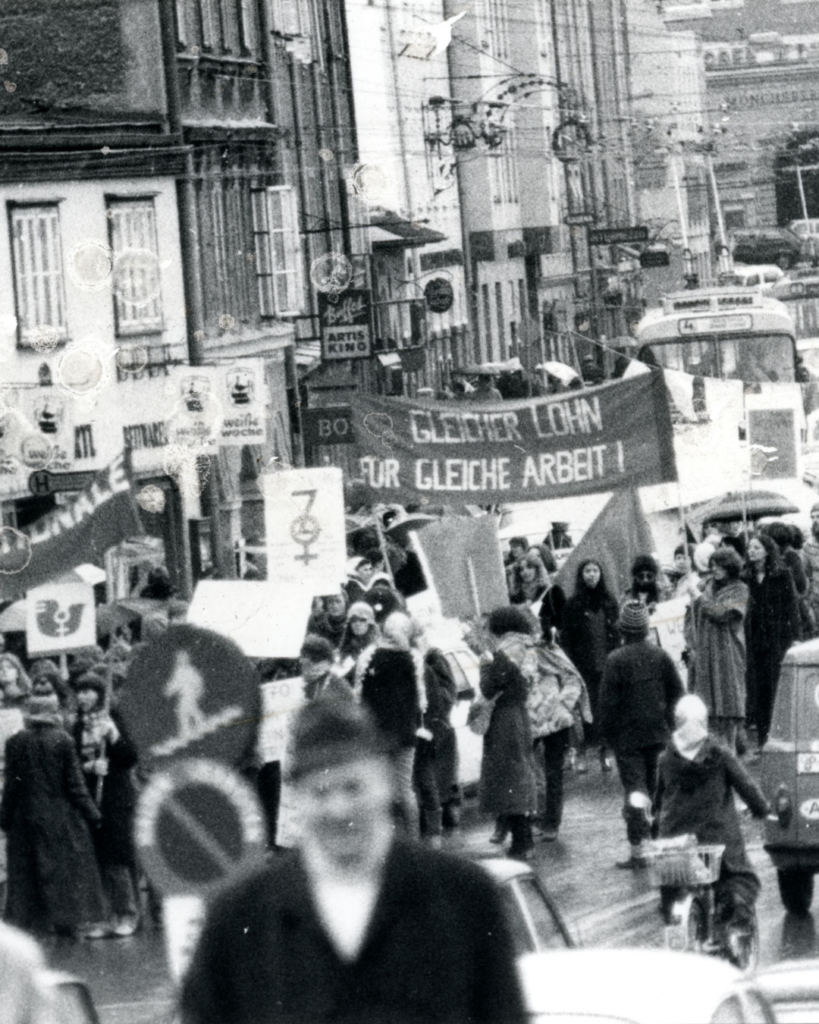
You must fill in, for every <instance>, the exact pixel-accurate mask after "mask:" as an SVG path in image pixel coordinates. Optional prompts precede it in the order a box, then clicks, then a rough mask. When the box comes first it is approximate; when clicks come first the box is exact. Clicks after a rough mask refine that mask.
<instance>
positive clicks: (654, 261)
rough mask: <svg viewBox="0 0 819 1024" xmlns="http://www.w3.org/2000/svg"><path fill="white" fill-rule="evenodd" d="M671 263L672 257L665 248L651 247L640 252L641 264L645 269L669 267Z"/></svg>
mask: <svg viewBox="0 0 819 1024" xmlns="http://www.w3.org/2000/svg"><path fill="white" fill-rule="evenodd" d="M670 264H671V257H670V256H669V254H668V252H667V251H666V250H665V249H649V250H648V251H647V252H641V253H640V266H641V267H642V268H643V270H648V269H649V268H651V267H667V266H669V265H670Z"/></svg>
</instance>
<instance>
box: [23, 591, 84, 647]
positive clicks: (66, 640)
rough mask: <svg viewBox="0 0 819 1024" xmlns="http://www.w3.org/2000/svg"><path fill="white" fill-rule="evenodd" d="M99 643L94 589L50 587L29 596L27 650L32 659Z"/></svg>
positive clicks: (27, 606)
mask: <svg viewBox="0 0 819 1024" xmlns="http://www.w3.org/2000/svg"><path fill="white" fill-rule="evenodd" d="M96 642H97V628H96V619H95V609H94V588H93V587H90V586H89V585H88V584H87V583H49V584H46V585H45V586H43V587H34V588H33V589H32V590H29V592H28V594H27V595H26V647H27V649H28V652H29V654H30V655H35V654H36V655H40V654H54V653H62V652H63V651H73V650H76V649H77V648H79V647H93V646H94V644H95V643H96Z"/></svg>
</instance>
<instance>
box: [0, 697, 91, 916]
mask: <svg viewBox="0 0 819 1024" xmlns="http://www.w3.org/2000/svg"><path fill="white" fill-rule="evenodd" d="M99 821H100V812H99V810H98V809H97V807H96V805H95V804H94V801H93V800H92V799H91V796H90V795H89V793H88V790H87V788H86V785H85V782H84V780H83V775H82V769H81V768H80V762H79V758H78V757H77V752H76V751H75V749H74V744H73V742H72V740H71V737H70V736H69V735H68V733H67V732H66V731H65V730H64V729H63V727H62V718H61V716H60V712H59V703H58V701H57V697H56V696H55V695H53V694H52V695H50V696H42V697H30V698H29V701H28V706H27V710H26V728H25V729H24V730H23V731H22V732H18V733H17V734H16V735H14V736H12V737H11V738H10V739H9V740H8V741H7V742H6V784H5V789H4V790H3V800H2V804H0V828H2V829H3V831H4V832H5V833H6V835H7V837H8V873H9V874H8V899H7V903H6V913H5V917H6V920H7V921H8V922H9V923H10V924H14V925H17V926H18V927H20V928H23V929H24V930H26V931H31V932H37V933H41V934H47V933H49V932H50V931H51V930H52V929H54V930H56V932H57V933H58V934H60V935H65V936H69V935H75V934H76V933H77V930H78V929H79V928H80V927H81V926H82V925H85V924H90V923H93V922H99V921H100V920H101V919H102V917H103V913H104V911H103V898H102V886H101V882H100V877H99V872H98V871H97V862H96V857H95V855H94V846H93V843H92V841H91V834H90V832H89V825H96V824H98V822H99Z"/></svg>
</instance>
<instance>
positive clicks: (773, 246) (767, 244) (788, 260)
mask: <svg viewBox="0 0 819 1024" xmlns="http://www.w3.org/2000/svg"><path fill="white" fill-rule="evenodd" d="M731 245H732V252H733V256H734V260H735V261H736V262H737V263H775V264H776V265H777V266H778V267H782V269H783V270H787V269H788V268H789V267H792V266H793V265H794V264H795V263H798V262H799V261H800V260H802V259H805V258H806V256H807V252H806V246H805V243H804V242H803V240H802V239H801V238H800V237H799V235H797V234H796V232H795V231H791V230H790V228H742V229H740V230H737V231H735V232H734V233H733V237H732V239H731Z"/></svg>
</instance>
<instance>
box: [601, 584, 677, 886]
mask: <svg viewBox="0 0 819 1024" xmlns="http://www.w3.org/2000/svg"><path fill="white" fill-rule="evenodd" d="M619 626H620V634H621V636H622V638H623V646H622V647H620V648H618V649H617V650H616V651H612V653H611V654H610V655H609V656H608V657H607V658H606V665H605V668H604V670H603V682H602V685H601V689H600V717H599V726H600V731H601V733H602V734H603V736H604V737H606V739H607V740H608V743H609V746H610V747H611V749H612V750H613V751H614V756H615V759H616V762H617V770H618V772H619V773H620V782H621V783H622V786H623V792H624V796H625V804H624V808H623V817H624V818H625V821H626V834H627V836H628V841H629V845H630V848H631V852H630V855H629V857H628V858H627V859H626V860H624V861H620V862H619V863H618V865H617V866H618V867H623V868H642V867H645V866H646V859H645V852H644V846H643V844H644V842H645V840H646V839H648V838H649V833H650V828H649V820H648V815H647V813H646V807H647V806H648V805H650V802H651V800H652V799H653V797H654V791H655V789H656V785H657V762H658V760H659V757H660V754H661V753H662V750H663V747H664V746H665V744H666V741H667V740H668V737H669V735H670V732H671V727H672V725H673V723H674V707H675V705H676V703H677V701H678V700H679V699H680V697H682V696H683V693H684V691H683V685H682V682H681V681H680V677H679V675H678V673H677V669H676V667H675V665H674V662H673V661H672V660H671V657H670V656H669V655H668V653H667V652H666V651H664V650H662V648H661V647H658V646H656V645H655V644H652V643H650V642H649V639H648V630H649V612H648V607H647V606H646V604H644V603H643V602H642V601H627V602H626V603H625V604H624V605H623V607H622V608H621V610H620V622H619Z"/></svg>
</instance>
